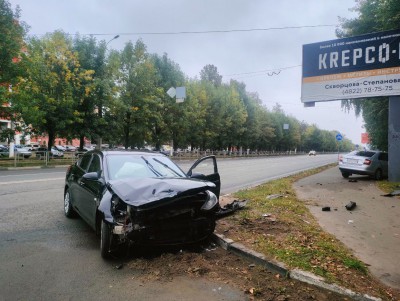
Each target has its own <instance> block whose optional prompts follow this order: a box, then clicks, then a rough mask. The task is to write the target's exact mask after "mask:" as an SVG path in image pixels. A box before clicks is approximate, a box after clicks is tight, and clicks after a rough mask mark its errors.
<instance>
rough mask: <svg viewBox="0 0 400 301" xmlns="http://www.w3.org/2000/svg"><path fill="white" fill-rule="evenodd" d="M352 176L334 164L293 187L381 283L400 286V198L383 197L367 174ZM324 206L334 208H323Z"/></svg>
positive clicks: (322, 222)
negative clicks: (351, 205) (344, 174)
mask: <svg viewBox="0 0 400 301" xmlns="http://www.w3.org/2000/svg"><path fill="white" fill-rule="evenodd" d="M349 179H351V180H353V181H354V180H356V181H354V182H350V181H349ZM349 179H344V178H342V176H341V174H340V172H339V169H338V167H334V168H330V169H328V170H326V171H323V172H321V173H318V174H315V175H313V176H310V177H307V178H304V179H302V180H300V181H298V182H296V183H295V186H294V188H295V189H296V193H297V196H298V197H299V198H300V199H302V200H304V201H306V202H307V204H308V207H309V209H310V211H311V213H312V214H313V215H314V216H315V217H316V218H317V220H318V222H319V224H320V225H321V227H322V228H323V229H324V230H325V231H327V232H329V233H331V234H333V235H334V236H335V237H337V238H338V239H339V240H340V241H342V242H343V243H344V244H345V245H346V246H347V247H349V248H350V249H352V250H353V252H354V254H355V256H357V258H358V259H360V260H362V261H363V262H364V263H366V264H367V265H368V267H369V270H370V271H371V273H372V274H373V275H374V276H375V277H377V278H378V279H379V280H380V281H381V282H383V283H384V284H386V285H388V286H391V287H394V288H398V289H400V198H399V197H383V196H382V195H383V194H384V193H383V192H382V191H381V190H379V189H378V188H377V186H376V184H375V181H374V180H372V179H369V178H368V177H365V176H351V177H350V178H349ZM350 201H353V202H356V204H357V206H356V208H355V209H354V210H352V211H348V210H346V208H345V205H346V204H348V203H349V202H350ZM325 206H329V207H331V211H322V207H325Z"/></svg>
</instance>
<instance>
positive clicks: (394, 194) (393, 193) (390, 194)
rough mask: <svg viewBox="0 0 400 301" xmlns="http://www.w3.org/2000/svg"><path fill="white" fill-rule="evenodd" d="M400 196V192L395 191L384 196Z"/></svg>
mask: <svg viewBox="0 0 400 301" xmlns="http://www.w3.org/2000/svg"><path fill="white" fill-rule="evenodd" d="M398 195H400V190H394V191H392V192H389V193H387V194H383V195H382V196H386V197H392V196H398Z"/></svg>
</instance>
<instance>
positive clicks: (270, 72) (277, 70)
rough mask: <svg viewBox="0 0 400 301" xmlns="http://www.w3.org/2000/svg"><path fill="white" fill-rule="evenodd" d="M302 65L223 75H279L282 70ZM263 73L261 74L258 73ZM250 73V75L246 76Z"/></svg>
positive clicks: (242, 76)
mask: <svg viewBox="0 0 400 301" xmlns="http://www.w3.org/2000/svg"><path fill="white" fill-rule="evenodd" d="M301 66H302V65H294V66H288V67H282V68H274V69H265V70H260V71H251V72H243V73H233V74H225V75H222V76H224V77H228V76H230V77H235V76H238V75H240V76H241V78H245V77H254V76H260V75H265V74H267V75H268V76H274V75H279V73H280V72H281V71H282V70H287V69H292V68H297V67H301ZM258 73H261V74H258ZM246 75H249V76H246Z"/></svg>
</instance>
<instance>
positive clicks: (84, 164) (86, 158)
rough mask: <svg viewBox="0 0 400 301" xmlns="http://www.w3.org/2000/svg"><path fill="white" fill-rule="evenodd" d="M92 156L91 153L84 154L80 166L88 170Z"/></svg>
mask: <svg viewBox="0 0 400 301" xmlns="http://www.w3.org/2000/svg"><path fill="white" fill-rule="evenodd" d="M91 158H92V155H91V154H88V155H84V156H83V157H82V158H81V160H80V161H79V162H78V166H79V167H80V168H81V169H82V170H84V171H86V170H87V168H88V166H89V163H90V159H91Z"/></svg>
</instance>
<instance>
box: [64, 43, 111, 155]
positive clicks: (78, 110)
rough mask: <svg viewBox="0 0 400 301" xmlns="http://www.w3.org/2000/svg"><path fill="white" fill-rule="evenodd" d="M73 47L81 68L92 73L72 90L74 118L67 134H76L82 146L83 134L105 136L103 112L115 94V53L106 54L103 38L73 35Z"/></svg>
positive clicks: (104, 113) (106, 131)
mask: <svg viewBox="0 0 400 301" xmlns="http://www.w3.org/2000/svg"><path fill="white" fill-rule="evenodd" d="M73 48H74V51H75V53H76V55H77V56H78V59H79V64H80V67H81V69H82V70H85V71H86V72H90V73H93V76H92V79H91V80H90V81H89V82H87V83H85V84H83V85H80V86H79V87H76V88H77V89H75V90H74V94H73V97H74V99H75V101H74V103H75V106H76V107H75V112H74V115H75V117H76V119H77V120H76V123H75V124H74V125H73V126H72V127H71V128H70V132H69V135H72V136H75V137H79V138H80V147H81V148H82V147H83V146H84V145H83V144H84V138H85V137H87V138H94V137H107V134H108V133H109V132H110V127H108V126H107V125H108V122H107V118H105V116H106V115H107V111H108V110H109V108H110V107H111V106H112V104H111V103H112V101H113V100H114V97H115V94H116V85H115V77H116V68H115V63H112V62H113V60H112V58H114V57H115V56H114V55H112V56H111V58H110V57H107V55H106V42H105V41H100V42H97V41H96V39H95V38H94V37H89V38H88V37H80V36H77V37H76V38H75V39H74V42H73ZM114 61H115V59H114ZM111 128H112V127H111Z"/></svg>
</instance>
